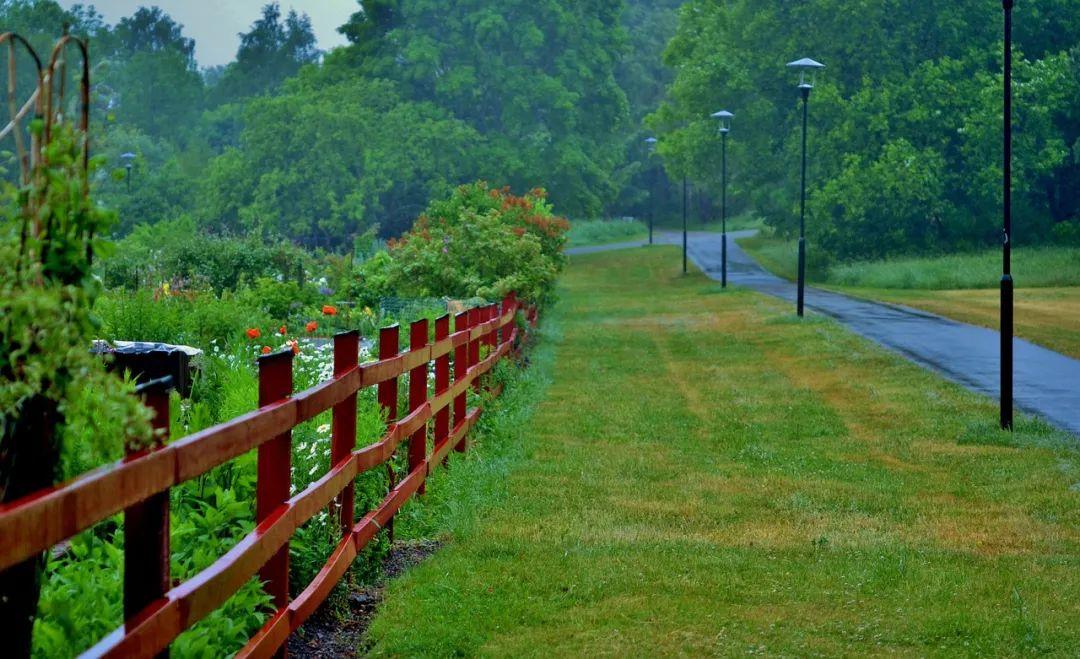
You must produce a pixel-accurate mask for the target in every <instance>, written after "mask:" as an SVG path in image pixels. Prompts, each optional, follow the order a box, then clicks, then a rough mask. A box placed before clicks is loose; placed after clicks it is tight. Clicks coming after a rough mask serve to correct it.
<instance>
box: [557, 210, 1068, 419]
mask: <svg viewBox="0 0 1080 659" xmlns="http://www.w3.org/2000/svg"><path fill="white" fill-rule="evenodd" d="M753 234H754V232H753V231H737V232H732V233H730V234H728V281H729V282H730V283H732V284H734V285H737V286H745V287H747V288H752V289H754V290H756V291H760V292H762V293H766V294H768V295H772V296H775V297H778V298H781V299H784V300H788V301H790V302H791V303H792V305H794V303H795V294H796V291H795V284H793V283H792V282H789V281H787V280H786V279H781V278H780V277H777V276H775V275H773V274H771V273H769V272H767V271H766V270H765V269H763V268H762V267H761V266H759V265H758V264H757V263H756V262H755V261H754V260H753V259H752V258H750V256H749V255H747V254H746V252H744V251H743V250H742V249H741V248H740V247H739V245H738V244H737V243H736V240H737V239H738V238H743V237H747V236H751V235H753ZM658 237H659V242H661V243H664V244H675V245H681V244H682V236H681V234H677V233H662V234H660V235H659V236H658ZM640 245H641V243H640V242H635V243H619V244H615V245H603V246H599V247H595V248H577V249H572V250H567V253H569V254H587V253H593V252H598V251H608V250H612V249H626V248H631V247H638V246H640ZM689 252H690V258H691V259H692V260H693V262H694V263H695V264H696V265H697V266H698V267H699V268H701V270H702V271H703V272H704V273H705V274H706V275H707V276H708V277H710V278H712V279H716V280H719V279H720V234H716V233H702V232H695V233H692V234H691V235H690V246H689ZM806 306H807V307H808V308H809V309H812V310H814V311H816V312H818V313H822V314H824V315H826V316H830V317H832V318H835V319H836V320H838V321H840V322H841V323H843V324H844V325H846V326H847V327H849V328H850V329H852V330H853V331H855V332H856V333H858V334H861V335H862V336H865V337H866V338H868V339H872V340H873V341H876V342H877V343H879V344H881V345H883V346H885V347H887V348H890V349H892V350H895V351H896V352H899V353H900V354H902V355H904V356H905V357H907V358H908V359H910V360H911V361H913V362H915V363H917V364H920V365H922V366H924V367H926V368H930V369H932V370H934V371H937V372H938V373H941V374H942V375H944V376H945V377H947V378H949V379H950V380H953V381H954V382H958V383H960V384H962V385H964V386H965V387H967V388H969V389H971V390H973V391H976V392H979V393H983V394H986V395H988V396H991V397H994V398H997V396H998V393H999V391H1000V387H999V377H1000V376H999V372H998V352H999V345H998V343H999V338H998V333H997V332H996V331H995V330H991V329H987V328H984V327H976V326H974V325H968V324H965V323H960V322H957V321H954V320H950V319H948V318H943V317H941V316H937V315H934V314H931V313H926V312H924V311H918V310H915V309H911V308H908V307H902V306H898V305H891V304H882V303H877V302H869V301H866V300H860V299H856V298H852V297H848V296H846V295H841V294H838V293H832V292H829V291H823V290H820V289H817V288H812V287H810V288H807V290H806ZM1014 346H1015V347H1014V352H1015V357H1016V361H1015V369H1016V374H1015V389H1014V397H1015V400H1016V404H1017V405H1018V406H1019V407H1021V408H1023V409H1024V410H1026V411H1028V412H1033V413H1035V414H1038V415H1040V416H1042V417H1044V418H1045V419H1046V420H1048V421H1049V422H1051V423H1053V424H1054V425H1056V426H1058V427H1060V428H1063V429H1065V430H1067V431H1069V432H1071V433H1072V434H1074V435H1077V436H1080V361H1077V360H1075V359H1071V358H1069V357H1066V356H1064V355H1061V354H1059V353H1056V352H1054V351H1052V350H1047V349H1046V348H1042V347H1040V346H1037V345H1035V344H1033V343H1029V342H1028V341H1024V340H1023V339H1016V342H1015V344H1014Z"/></svg>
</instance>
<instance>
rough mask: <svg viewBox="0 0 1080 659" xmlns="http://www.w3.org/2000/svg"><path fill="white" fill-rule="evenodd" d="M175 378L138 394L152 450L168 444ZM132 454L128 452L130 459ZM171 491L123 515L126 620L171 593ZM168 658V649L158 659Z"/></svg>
mask: <svg viewBox="0 0 1080 659" xmlns="http://www.w3.org/2000/svg"><path fill="white" fill-rule="evenodd" d="M172 387H173V379H172V377H165V378H161V379H159V380H154V381H152V382H147V383H146V384H144V385H142V386H140V387H139V388H138V389H137V393H138V394H139V395H140V396H142V399H143V403H144V404H145V405H146V406H147V407H149V408H150V410H151V413H152V418H151V421H150V423H151V427H152V428H153V429H154V441H153V444H152V447H151V450H156V449H159V448H161V447H162V446H164V445H165V444H167V443H168V442H169V391H170V390H171V389H172ZM130 455H131V452H130V451H129V456H130ZM170 558H171V556H170V553H169V490H167V489H166V490H164V491H163V492H159V493H157V494H154V495H152V496H150V497H149V498H147V499H146V500H145V501H141V502H139V503H137V504H135V505H133V506H131V507H129V508H127V509H126V510H125V511H124V620H125V621H130V620H132V619H133V618H134V617H135V616H136V615H137V614H138V613H139V612H140V611H142V610H143V609H145V608H146V607H147V606H149V605H150V604H151V603H153V602H154V601H156V600H158V599H160V598H162V597H164V596H165V593H167V592H168V591H169V586H170V585H171V584H170V572H169V561H170ZM156 656H157V657H168V656H169V651H168V649H166V650H163V651H162V652H160V653H158V654H157V655H156Z"/></svg>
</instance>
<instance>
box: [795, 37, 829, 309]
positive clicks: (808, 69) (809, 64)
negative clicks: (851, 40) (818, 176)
mask: <svg viewBox="0 0 1080 659" xmlns="http://www.w3.org/2000/svg"><path fill="white" fill-rule="evenodd" d="M788 68H790V69H795V70H796V71H798V72H799V91H800V92H801V93H802V100H803V117H802V192H801V196H800V206H799V294H798V301H797V303H796V310H797V311H798V314H799V316H802V315H803V307H804V302H805V300H806V130H807V119H808V117H809V116H810V90H811V89H813V88H814V75H815V74H816V72H817V70H818V69H823V68H825V65H824V64H822V63H820V62H815V61H814V60H812V59H810V58H808V57H804V58H802V59H800V60H796V61H794V62H789V63H788Z"/></svg>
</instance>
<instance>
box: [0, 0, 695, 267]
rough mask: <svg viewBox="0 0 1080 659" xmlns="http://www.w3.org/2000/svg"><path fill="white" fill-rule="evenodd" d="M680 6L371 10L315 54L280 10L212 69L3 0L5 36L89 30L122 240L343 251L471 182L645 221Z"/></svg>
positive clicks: (133, 33) (159, 23)
mask: <svg viewBox="0 0 1080 659" xmlns="http://www.w3.org/2000/svg"><path fill="white" fill-rule="evenodd" d="M678 4H679V3H678V2H677V1H675V0H666V1H664V2H646V1H645V0H631V1H630V2H624V1H623V0H589V1H588V2H574V3H566V2H558V1H557V0H544V1H540V2H537V1H535V0H508V1H507V2H499V3H491V2H487V1H485V0H466V1H463V2H457V3H454V6H453V8H452V11H448V10H447V7H446V5H445V3H442V2H438V1H436V0H365V1H364V2H362V3H360V2H358V3H357V12H356V13H355V14H354V15H353V16H352V17H351V18H350V19H349V20H348V21H347V22H346V23H345V24H344V25H343V26H342V27H341V28H340V29H341V31H342V32H343V33H344V34H345V35H346V36H347V37H348V39H349V41H350V42H351V45H349V46H347V47H344V48H339V49H336V50H335V51H334V52H331V53H328V54H324V53H321V52H319V51H318V49H317V48H316V39H315V36H314V34H313V33H312V29H311V24H310V21H309V20H308V18H307V16H306V15H302V14H297V13H295V12H289V13H287V14H285V13H283V12H282V10H281V9H280V7H279V6H278V4H276V3H274V4H268V5H267V6H266V7H265V8H264V9H263V11H262V14H261V16H259V17H257V18H256V20H255V21H254V22H253V24H252V26H251V29H250V30H249V31H248V32H247V33H245V34H243V35H241V43H240V46H239V49H238V51H237V55H236V59H235V61H233V62H232V63H230V64H228V65H227V66H224V67H215V68H211V69H200V68H199V66H198V63H197V62H196V60H195V59H194V42H193V41H192V40H191V39H190V38H188V37H186V36H185V35H184V31H183V27H182V26H181V25H178V24H177V23H176V22H175V21H174V20H173V19H172V18H171V17H170V16H168V14H166V13H165V12H163V11H161V10H160V9H157V8H153V7H150V8H141V9H139V10H138V11H137V12H136V13H135V14H133V15H132V16H130V17H128V18H124V19H122V20H121V21H119V22H118V23H117V24H116V25H108V24H106V23H105V22H104V21H103V20H102V18H101V17H100V15H98V14H97V13H96V12H95V11H94V10H93V8H92V7H89V8H87V7H78V6H77V7H76V8H75V9H73V10H71V11H65V10H63V9H62V8H61V7H60V6H59V5H58V4H57V3H56V2H55V1H54V0H0V28H2V29H4V30H14V31H17V32H20V33H23V34H28V35H30V36H31V38H32V40H33V41H34V42H35V43H37V44H39V45H40V50H41V51H42V52H48V48H49V46H50V44H51V43H52V40H53V39H55V37H56V36H57V35H59V33H60V32H61V30H62V27H63V25H64V24H69V25H70V26H71V27H70V29H71V31H72V32H73V33H75V34H79V35H85V36H88V37H90V39H91V52H92V56H93V60H94V73H93V79H94V88H95V94H94V102H95V114H94V119H95V122H96V126H95V130H94V137H95V147H96V148H95V153H97V154H99V155H103V156H104V157H105V159H106V162H107V163H108V167H107V169H111V170H112V171H111V175H107V174H106V173H102V175H101V176H100V177H99V180H98V181H97V189H96V191H95V192H96V195H97V198H99V199H100V200H101V201H102V202H103V203H104V204H106V205H108V206H109V207H111V208H114V209H116V210H118V211H119V214H120V220H121V221H120V224H119V227H118V232H119V233H120V234H121V235H124V234H126V233H128V232H130V231H131V230H132V229H133V228H134V227H135V226H137V225H139V224H142V223H156V222H160V221H163V220H176V219H178V218H181V217H187V218H190V219H191V220H193V221H194V223H195V225H196V226H197V227H198V228H199V229H200V230H201V231H204V232H209V233H215V234H234V235H235V234H244V235H249V236H252V235H254V236H260V237H264V238H271V237H273V238H285V239H289V240H291V241H293V242H296V243H300V244H302V245H304V246H307V247H325V248H330V249H334V250H339V251H340V250H342V249H348V248H349V247H350V246H351V245H352V238H353V237H354V236H357V235H362V234H363V233H364V232H365V231H367V230H368V229H370V228H371V227H374V226H376V225H377V226H378V227H379V231H380V233H381V234H382V235H383V236H384V237H391V236H396V235H400V234H401V233H403V232H404V231H406V230H407V229H408V228H409V227H410V226H411V225H412V223H413V221H414V220H415V219H416V217H417V216H418V215H419V214H420V212H421V211H422V210H423V209H424V208H425V207H426V206H427V203H428V202H429V200H431V199H433V198H439V197H443V196H445V195H447V194H449V192H450V191H452V190H453V189H454V188H455V187H456V186H457V185H459V184H462V183H466V182H469V181H473V180H477V179H484V180H487V181H490V182H491V184H492V185H494V186H497V187H501V186H503V185H509V186H511V187H512V188H513V189H516V190H529V189H532V188H533V187H537V186H543V187H545V188H547V189H548V190H549V191H550V193H551V195H552V197H553V198H555V199H558V200H559V204H560V208H561V209H563V210H564V211H565V212H566V214H568V215H570V216H572V217H597V216H602V215H605V214H640V213H643V212H645V210H646V209H644V208H643V204H644V203H645V199H646V195H645V194H644V193H643V189H642V187H641V176H642V173H641V167H642V166H641V164H640V163H641V161H642V157H643V153H642V149H641V148H640V147H641V140H642V139H643V138H644V135H643V134H642V132H641V119H642V118H643V117H644V116H645V114H647V113H648V112H649V111H651V110H652V109H654V108H655V107H656V105H657V103H658V102H659V100H660V98H662V95H663V92H664V89H665V87H666V83H667V82H668V78H669V74H668V73H667V72H666V71H665V69H664V67H663V64H662V62H661V60H660V53H661V51H662V49H663V47H664V45H665V44H666V42H667V40H668V38H669V37H670V36H671V35H672V34H674V29H675V8H676V6H677V5H678ZM253 18H254V17H253ZM125 153H134V154H135V156H136V157H135V158H134V159H133V160H132V162H131V164H132V171H131V177H130V190H129V189H128V181H127V180H126V178H127V177H126V175H125V170H124V165H125V161H124V160H123V159H122V157H121V156H122V154H125Z"/></svg>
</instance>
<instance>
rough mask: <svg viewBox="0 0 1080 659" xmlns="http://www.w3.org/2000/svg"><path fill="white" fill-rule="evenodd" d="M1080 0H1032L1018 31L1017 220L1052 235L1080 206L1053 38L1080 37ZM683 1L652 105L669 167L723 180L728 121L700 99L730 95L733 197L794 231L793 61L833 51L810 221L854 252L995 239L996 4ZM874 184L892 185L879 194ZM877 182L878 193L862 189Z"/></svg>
mask: <svg viewBox="0 0 1080 659" xmlns="http://www.w3.org/2000/svg"><path fill="white" fill-rule="evenodd" d="M1072 4H1073V3H1070V2H1069V1H1068V0H1047V1H1046V2H1043V3H1039V5H1038V7H1035V6H1032V7H1031V8H1030V10H1029V11H1030V12H1031V16H1030V18H1032V20H1030V21H1025V22H1024V28H1023V29H1021V30H1019V32H1018V52H1017V66H1016V81H1017V87H1016V90H1017V108H1018V112H1017V116H1016V121H1017V124H1018V130H1017V145H1016V146H1017V148H1016V150H1015V156H1016V164H1015V169H1016V189H1017V196H1016V198H1017V202H1018V203H1017V222H1018V229H1019V231H1018V232H1017V235H1018V236H1023V237H1024V238H1025V242H1030V241H1037V240H1044V239H1047V238H1048V237H1049V236H1050V234H1051V226H1052V225H1053V224H1054V223H1061V222H1064V221H1067V218H1069V217H1074V216H1075V213H1076V210H1075V209H1076V202H1075V199H1076V196H1075V194H1073V193H1072V192H1071V190H1075V189H1080V180H1078V172H1077V170H1076V169H1075V160H1073V159H1072V158H1071V154H1072V153H1075V150H1074V148H1073V145H1074V144H1075V141H1076V139H1077V137H1078V134H1077V127H1078V124H1077V122H1076V116H1075V112H1074V110H1073V107H1074V106H1075V103H1073V102H1071V101H1069V100H1068V98H1069V97H1070V96H1069V95H1070V94H1072V96H1071V98H1075V91H1074V90H1076V89H1077V87H1076V86H1075V69H1072V68H1070V61H1074V60H1070V58H1069V57H1068V55H1067V54H1066V53H1064V52H1060V51H1055V50H1053V48H1057V47H1060V45H1061V44H1062V43H1063V36H1062V35H1063V34H1070V35H1073V36H1071V37H1069V38H1070V39H1071V40H1072V42H1073V43H1074V44H1075V43H1076V42H1077V38H1076V37H1075V34H1077V32H1076V31H1075V30H1073V31H1072V32H1070V31H1069V29H1071V27H1075V26H1076V22H1077V21H1078V20H1080V15H1077V12H1075V7H1073V6H1072ZM679 15H680V23H679V28H678V31H677V33H676V36H675V38H674V39H673V40H672V41H671V44H670V45H669V46H668V49H667V51H666V53H665V61H666V62H667V64H668V65H669V66H671V67H672V68H673V69H674V70H675V80H674V82H673V84H672V86H671V88H670V91H669V94H668V100H667V102H666V103H664V105H663V106H662V107H661V108H660V109H659V110H658V111H657V112H655V113H654V114H653V115H651V116H650V117H649V119H648V122H649V124H650V125H651V126H652V127H653V128H654V129H656V130H657V131H658V132H659V133H661V145H660V153H661V155H662V156H663V157H664V159H665V162H666V163H667V165H668V168H669V170H677V169H680V168H682V167H686V168H687V170H688V171H689V172H690V175H691V176H692V177H693V178H694V179H695V180H696V182H697V184H698V185H699V187H705V188H706V189H715V188H716V186H718V184H719V181H718V177H717V176H716V174H715V173H716V172H718V171H719V162H718V158H719V137H718V136H716V134H715V126H714V125H712V122H711V121H710V120H709V119H708V115H709V114H710V113H711V112H713V111H715V110H716V109H718V108H719V107H721V106H725V107H727V109H730V110H732V111H734V112H735V113H736V114H737V115H738V116H739V120H738V122H737V124H736V132H735V133H733V137H735V138H736V139H733V140H732V141H731V159H732V161H733V162H737V163H738V167H737V168H736V173H735V175H734V177H733V185H732V195H733V197H734V203H735V204H739V203H748V204H750V205H751V206H752V207H754V208H755V209H756V210H757V211H758V212H759V213H761V214H763V215H764V216H765V217H766V221H767V222H768V223H770V224H771V225H772V226H773V227H775V228H776V229H777V230H779V231H780V232H783V233H790V232H792V231H794V230H795V229H796V228H797V226H798V224H797V219H798V216H797V210H798V187H797V186H798V181H799V177H798V162H799V152H800V146H801V145H800V137H801V126H800V119H801V116H800V111H799V109H800V104H799V100H798V94H797V93H796V91H795V89H794V80H793V79H792V78H791V76H790V74H787V73H786V71H785V69H784V63H785V61H788V60H792V59H796V58H797V57H800V56H804V55H810V56H813V57H814V58H815V59H819V60H820V61H822V62H824V63H825V64H826V65H827V67H828V68H827V69H826V70H825V71H824V72H823V74H822V75H821V76H819V81H818V86H817V89H815V91H814V94H813V100H812V104H811V112H812V122H811V125H810V141H811V149H812V158H811V161H810V165H811V170H810V174H811V176H810V188H811V189H810V197H811V200H812V201H811V205H810V211H811V217H810V218H808V228H809V230H810V233H811V238H817V239H820V240H821V241H822V245H827V246H828V249H830V250H831V251H832V252H833V253H834V255H837V256H842V257H844V258H858V257H872V256H879V255H881V253H882V250H883V249H885V250H888V251H890V252H895V251H910V250H915V249H919V250H922V249H926V248H929V247H930V246H933V247H937V248H940V249H946V248H956V247H973V246H978V245H990V244H995V243H997V242H998V241H999V240H1000V227H999V224H1000V223H999V221H998V219H997V218H998V216H999V214H1000V204H1001V198H1000V196H1001V193H1000V189H1001V185H1000V180H1001V164H1000V163H1001V137H1000V133H1001V118H1000V117H1001V86H1002V80H1001V74H1000V71H1001V55H1000V48H1001V47H1000V24H999V22H998V21H999V20H1000V15H999V13H998V12H997V11H995V10H994V8H988V7H987V6H986V4H985V3H983V2H979V1H976V0H958V1H957V2H953V3H948V4H947V5H944V4H941V3H900V2H899V1H898V0H888V1H885V2H882V1H881V0H807V1H806V2H800V3H790V2H783V1H781V0H731V1H729V2H723V3H721V2H716V1H715V0H690V1H689V2H687V3H686V4H685V5H684V6H683V8H682V10H681V11H680V14H679ZM1025 53H1026V56H1025ZM1071 149H1073V150H1071ZM890 167H892V168H894V169H893V170H892V171H889V168H890ZM901 183H903V184H905V185H915V184H923V185H925V186H927V187H926V188H925V189H922V190H917V191H912V190H908V189H905V188H903V187H902V186H901V185H900V184H901ZM875 186H877V187H878V188H882V189H885V190H891V191H895V194H896V195H898V197H897V198H895V199H893V200H888V201H881V200H880V197H881V196H882V194H883V193H881V192H875V191H874V190H875ZM819 195H820V197H821V198H820V199H818V198H817V197H818V196H819ZM874 195H876V196H877V197H878V198H879V201H878V202H876V203H869V202H870V201H871V198H872V197H873V196H874ZM893 202H895V203H893ZM920 215H921V217H922V220H916V217H917V216H920ZM914 226H921V227H924V228H925V227H927V226H933V227H934V228H933V231H929V232H924V231H923V230H922V229H920V230H915V229H913V228H912V227H914ZM897 227H907V228H906V229H904V230H902V231H900V233H899V234H897V233H896V229H897ZM931 236H932V237H933V238H932V240H931V238H930V237H931ZM928 240H929V241H930V242H927V241H928ZM847 241H850V242H847ZM897 241H898V242H897Z"/></svg>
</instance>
